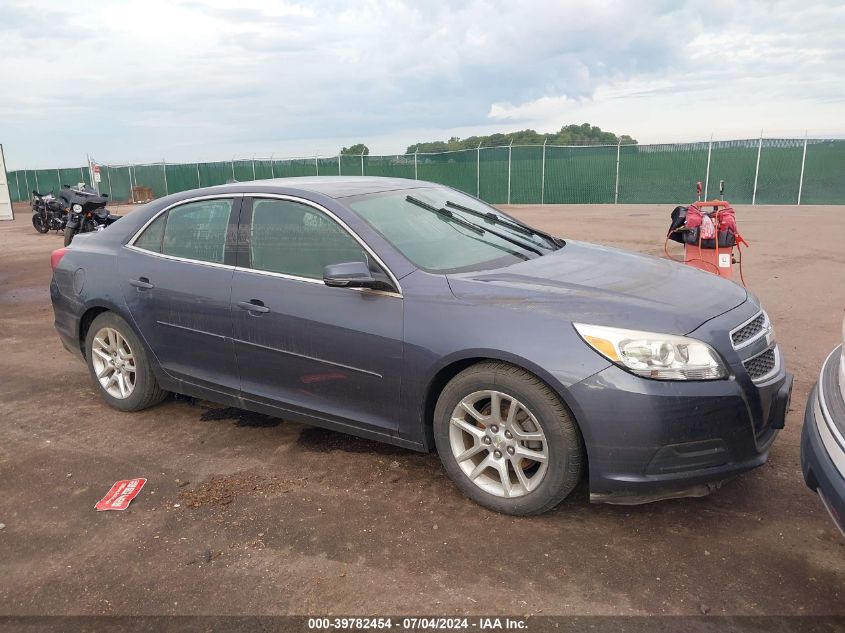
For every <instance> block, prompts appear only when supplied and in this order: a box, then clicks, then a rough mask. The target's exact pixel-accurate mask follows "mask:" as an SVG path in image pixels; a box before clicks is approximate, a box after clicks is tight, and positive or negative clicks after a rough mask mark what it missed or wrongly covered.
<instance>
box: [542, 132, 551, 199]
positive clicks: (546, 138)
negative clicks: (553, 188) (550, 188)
mask: <svg viewBox="0 0 845 633" xmlns="http://www.w3.org/2000/svg"><path fill="white" fill-rule="evenodd" d="M548 140H549V139H548V137H544V138H543V162H542V163H541V167H540V204H545V203H546V143H547V142H548Z"/></svg>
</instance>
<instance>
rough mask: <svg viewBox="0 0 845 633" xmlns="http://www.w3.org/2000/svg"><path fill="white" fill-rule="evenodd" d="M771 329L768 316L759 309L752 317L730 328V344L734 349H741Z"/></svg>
mask: <svg viewBox="0 0 845 633" xmlns="http://www.w3.org/2000/svg"><path fill="white" fill-rule="evenodd" d="M771 329H772V324H771V322H770V321H769V316H768V315H767V314H766V312H765V311H764V310H760V311H759V312H758V313H757V314H755V315H754V316H753V317H751V318H750V319H748V320H747V321H744V322H742V323H740V324H739V325H738V326H736V327H735V328H734V329H732V330H731V332H730V337H731V345H732V346H733V348H734V349H736V350H739V349H742V348H743V347H747V346H749V345H751V344H752V343H753V342H754V341H757V340H758V339H760V338H762V337H764V336H766V335H767V334H768V333H769V331H770V330H771Z"/></svg>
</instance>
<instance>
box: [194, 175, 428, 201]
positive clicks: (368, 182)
mask: <svg viewBox="0 0 845 633" xmlns="http://www.w3.org/2000/svg"><path fill="white" fill-rule="evenodd" d="M436 186H438V185H436V184H435V183H431V182H424V181H422V180H410V179H407V178H383V177H378V176H306V177H300V178H274V179H272V180H252V181H249V182H233V183H229V184H226V185H217V186H215V187H211V188H210V189H213V190H214V193H225V192H231V193H244V192H246V191H251V192H257V193H273V192H280V191H282V190H284V191H290V190H292V189H295V190H299V191H308V192H313V193H319V194H322V195H324V196H327V197H329V198H345V197H347V196H357V195H362V194H368V193H379V192H383V191H396V190H398V189H415V188H421V187H436Z"/></svg>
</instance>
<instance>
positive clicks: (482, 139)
mask: <svg viewBox="0 0 845 633" xmlns="http://www.w3.org/2000/svg"><path fill="white" fill-rule="evenodd" d="M544 141H545V142H546V143H547V144H548V145H616V144H617V143H622V144H623V145H636V144H637V140H636V139H634V138H631V137H630V136H628V135H627V134H622V135H620V136H617V135H616V134H614V133H613V132H606V131H604V130H602V129H601V128H600V127H598V126H597V125H590V124H589V123H582V124H581V125H575V124H570V125H564V126H563V127H561V128H560V130H559V131H557V132H554V133H552V134H540V133H539V132H537V131H535V130H530V129H528V130H519V131H516V132H506V133H504V134H501V133H499V134H489V135H487V136H468V137H467V138H463V139H462V138H459V137H457V136H453V137H452V138H450V139H449V140H448V141H426V142H423V143H414V144H413V145H409V146H408V149H407V150H405V153H406V154H413V153H415V152H421V153H425V152H448V151H454V150H460V149H475V148H477V147H479V146H480V147H501V146H504V145H510V144H511V142H513V144H514V145H542V144H543V142H544ZM340 153H341V154H343V155H352V156H360V155H361V154H362V153H363V154H364V155H367V154H369V153H370V149H369V148H368V147H367V146H366V145H364V144H363V143H356V144H355V145H352V146H351V147H344V148H343V149H341V150H340Z"/></svg>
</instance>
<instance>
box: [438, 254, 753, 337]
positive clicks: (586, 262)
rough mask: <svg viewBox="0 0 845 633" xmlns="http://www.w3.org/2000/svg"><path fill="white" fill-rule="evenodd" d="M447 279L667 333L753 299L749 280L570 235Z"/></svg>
mask: <svg viewBox="0 0 845 633" xmlns="http://www.w3.org/2000/svg"><path fill="white" fill-rule="evenodd" d="M447 279H448V280H449V285H450V287H451V288H452V292H453V293H454V294H455V296H456V297H457V298H459V299H464V300H470V301H474V302H478V303H486V304H492V305H498V306H505V307H513V308H515V309H520V310H522V309H531V310H543V311H548V310H553V311H554V312H555V313H557V314H559V315H560V316H561V317H564V318H566V319H567V320H569V321H578V322H583V323H592V324H595V325H609V326H615V327H624V328H629V329H638V330H648V331H659V332H665V333H669V334H687V333H689V332H692V331H693V330H695V329H696V328H697V327H699V326H700V325H701V324H702V323H704V322H705V321H708V320H710V319H712V318H714V317H716V316H718V315H720V314H723V313H725V312H727V311H728V310H731V309H732V308H735V307H736V306H738V305H740V304H741V303H743V302H744V301H745V300H746V299H747V298H748V293H747V292H746V291H745V289H744V288H743V287H741V286H739V285H737V284H735V283H732V282H730V281H727V280H725V279H722V278H720V277H718V276H716V275H714V274H711V273H707V272H703V271H700V270H697V269H695V268H692V267H690V266H685V265H682V264H678V263H676V262H673V261H669V260H666V259H660V258H657V257H652V256H649V255H640V254H637V253H631V252H628V251H623V250H620V249H616V248H610V247H606V246H597V245H595V244H588V243H586V242H576V241H569V240H567V243H566V246H564V247H563V248H561V249H559V250H557V251H555V252H553V253H550V254H548V255H546V256H544V257H538V258H535V259H532V260H529V261H525V262H519V263H517V264H513V265H511V266H507V267H505V268H500V269H496V270H485V271H477V272H471V273H456V274H451V275H447Z"/></svg>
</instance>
